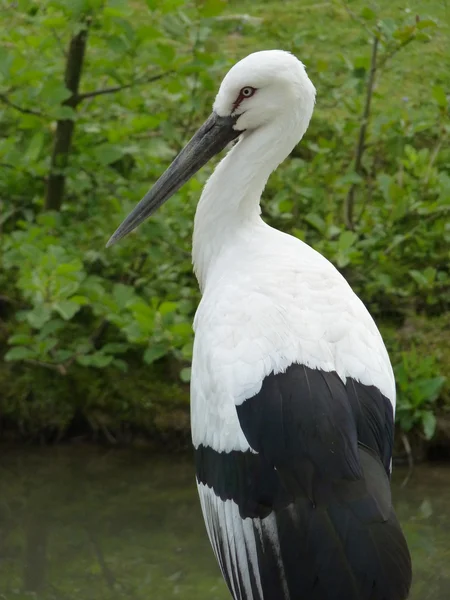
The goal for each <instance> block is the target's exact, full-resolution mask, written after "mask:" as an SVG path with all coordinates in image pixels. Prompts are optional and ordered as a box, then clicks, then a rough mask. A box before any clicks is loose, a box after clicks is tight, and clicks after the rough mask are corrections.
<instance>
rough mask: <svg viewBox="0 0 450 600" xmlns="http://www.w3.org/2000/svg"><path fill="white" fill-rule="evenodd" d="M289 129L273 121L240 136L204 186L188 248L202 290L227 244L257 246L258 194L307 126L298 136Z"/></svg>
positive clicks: (262, 227)
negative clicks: (246, 242)
mask: <svg viewBox="0 0 450 600" xmlns="http://www.w3.org/2000/svg"><path fill="white" fill-rule="evenodd" d="M295 124H296V123H294V125H295ZM283 125H284V126H283ZM290 125H291V123H288V122H285V123H280V122H279V121H278V122H276V123H275V122H274V123H271V124H269V125H266V126H264V127H261V128H260V129H258V130H255V131H253V132H251V133H250V134H248V135H247V134H244V135H243V136H242V137H241V139H240V140H239V142H238V143H237V144H236V145H235V146H234V147H233V148H232V149H231V150H230V151H229V152H228V154H227V155H226V157H225V158H224V159H223V160H222V161H221V162H220V164H219V165H218V166H217V168H216V169H215V171H214V173H213V174H212V176H211V177H210V179H209V180H208V182H207V183H206V185H205V187H204V189H203V193H202V195H201V198H200V201H199V204H198V207H197V212H196V215H195V222H194V237H193V245H192V258H193V263H194V270H195V274H196V276H197V279H198V281H199V285H200V288H201V289H202V290H204V288H205V285H206V281H207V279H208V277H209V276H210V275H211V274H212V272H213V270H214V266H215V264H216V263H217V259H218V258H219V257H220V255H221V254H222V253H223V252H224V251H226V250H227V248H228V247H229V246H230V245H234V244H235V243H236V241H237V240H243V239H245V238H250V239H253V238H254V239H255V243H261V240H260V239H259V237H258V234H261V235H264V231H266V230H267V227H266V226H265V224H264V223H263V221H262V219H261V217H260V213H261V209H260V205H259V203H260V199H261V194H262V192H263V190H264V187H265V185H266V182H267V180H268V178H269V176H270V174H271V173H272V171H273V170H274V169H276V168H277V166H278V165H279V164H280V163H281V162H282V161H283V160H284V159H285V158H286V156H287V155H288V154H289V153H290V152H291V150H292V149H293V148H294V146H295V144H296V143H297V142H298V140H299V139H300V138H301V136H302V135H303V133H304V131H305V130H306V126H307V124H306V125H305V126H304V127H302V129H303V130H302V131H300V130H299V127H295V126H294V127H290Z"/></svg>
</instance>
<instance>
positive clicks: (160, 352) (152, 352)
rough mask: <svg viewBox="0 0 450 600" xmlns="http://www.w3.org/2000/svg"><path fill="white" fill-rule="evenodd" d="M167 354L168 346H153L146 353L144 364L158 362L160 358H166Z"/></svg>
mask: <svg viewBox="0 0 450 600" xmlns="http://www.w3.org/2000/svg"><path fill="white" fill-rule="evenodd" d="M167 352H168V348H167V345H166V344H153V346H150V347H149V348H147V350H146V351H145V352H144V362H145V363H147V364H148V365H151V364H152V363H154V362H155V360H158V358H162V357H163V356H165V355H166V354H167Z"/></svg>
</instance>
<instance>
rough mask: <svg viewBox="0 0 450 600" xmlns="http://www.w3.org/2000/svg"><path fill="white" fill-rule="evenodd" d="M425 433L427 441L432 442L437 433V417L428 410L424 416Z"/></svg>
mask: <svg viewBox="0 0 450 600" xmlns="http://www.w3.org/2000/svg"><path fill="white" fill-rule="evenodd" d="M422 425H423V432H424V434H425V437H426V439H427V440H431V438H432V437H433V436H434V433H435V431H436V417H435V415H434V413H432V412H431V411H429V410H427V411H426V412H424V413H423V415H422Z"/></svg>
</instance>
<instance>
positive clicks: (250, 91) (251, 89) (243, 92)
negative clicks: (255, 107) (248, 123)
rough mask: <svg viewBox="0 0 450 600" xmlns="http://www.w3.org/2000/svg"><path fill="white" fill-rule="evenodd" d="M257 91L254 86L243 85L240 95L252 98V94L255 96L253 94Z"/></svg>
mask: <svg viewBox="0 0 450 600" xmlns="http://www.w3.org/2000/svg"><path fill="white" fill-rule="evenodd" d="M255 92H256V90H255V88H254V87H250V86H247V87H243V88H242V90H241V92H240V94H239V95H240V96H242V97H243V98H250V97H251V96H253V94H254V93H255Z"/></svg>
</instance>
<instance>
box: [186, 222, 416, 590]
mask: <svg viewBox="0 0 450 600" xmlns="http://www.w3.org/2000/svg"><path fill="white" fill-rule="evenodd" d="M263 235H264V239H265V246H264V247H261V246H259V247H258V246H257V244H255V240H252V242H251V243H249V244H248V246H247V247H246V244H247V242H246V240H242V246H241V247H239V243H238V244H236V245H235V246H234V248H233V251H232V252H230V253H229V254H228V255H225V256H224V257H223V261H222V264H221V265H219V266H220V269H219V268H218V269H217V272H218V273H219V272H220V277H218V278H217V279H216V280H215V281H214V282H213V283H214V284H213V285H211V286H209V287H208V286H206V287H205V293H204V296H203V300H202V303H201V305H200V307H199V310H198V313H197V316H196V321H195V329H196V340H195V344H194V361H193V377H192V432H193V441H194V446H195V448H196V465H197V482H198V486H199V493H200V498H201V504H202V510H203V514H204V517H205V522H206V525H207V530H208V535H209V537H210V540H211V544H212V547H213V549H214V552H215V554H216V557H217V559H218V561H219V564H220V567H221V570H222V572H223V574H224V577H225V579H226V581H227V584H228V587H229V589H230V591H231V593H232V595H233V597H234V598H235V599H236V600H250V599H253V600H260V599H261V600H262V599H264V600H283V599H286V600H287V599H291V600H302V599H305V600H404V599H405V598H406V597H407V594H408V589H409V585H410V580H411V566H410V558H409V553H408V550H407V546H406V542H405V540H404V538H403V534H402V532H401V529H400V527H399V525H398V523H397V520H396V517H395V514H394V512H393V509H392V504H391V497H390V486H389V469H390V461H391V453H392V440H393V415H394V410H393V405H394V403H395V387H394V381H393V376H392V369H391V366H390V363H389V358H388V355H387V353H386V350H385V347H384V344H383V342H382V339H381V337H380V335H379V333H378V330H377V328H376V326H375V324H374V322H373V320H372V319H371V317H370V315H369V314H368V312H367V311H366V309H365V308H364V306H363V304H362V303H361V302H360V300H359V299H358V298H357V297H356V296H355V295H354V293H353V292H352V290H351V289H350V288H349V286H348V284H347V283H346V282H345V280H344V279H343V278H342V277H341V276H340V274H339V273H338V272H337V271H336V270H335V269H334V267H333V266H332V265H331V264H330V263H328V261H326V260H325V259H324V258H323V257H321V256H320V255H319V254H317V253H316V252H314V251H313V250H312V249H310V248H309V247H307V246H305V245H304V244H302V243H301V242H298V240H295V239H294V238H289V236H284V235H283V234H280V233H279V232H275V231H274V230H270V231H268V228H267V229H264V234H263ZM286 238H288V239H286ZM255 247H258V248H259V251H258V256H257V258H258V260H253V254H252V253H253V252H255V251H254V250H253V249H254V248H255ZM261 255H263V256H261ZM255 257H256V253H255Z"/></svg>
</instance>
